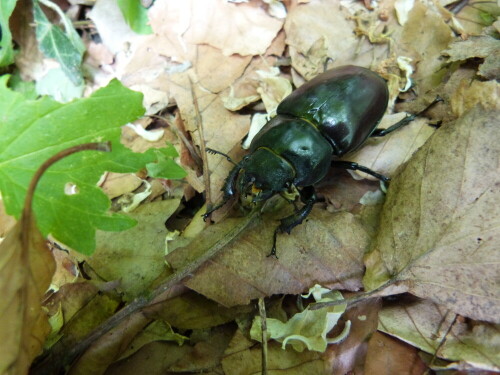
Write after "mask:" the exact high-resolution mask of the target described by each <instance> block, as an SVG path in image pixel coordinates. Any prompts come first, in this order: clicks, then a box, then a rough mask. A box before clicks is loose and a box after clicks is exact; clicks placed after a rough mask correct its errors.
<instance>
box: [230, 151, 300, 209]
mask: <svg viewBox="0 0 500 375" xmlns="http://www.w3.org/2000/svg"><path fill="white" fill-rule="evenodd" d="M294 178H295V170H294V169H293V167H292V165H291V164H290V163H289V162H288V161H286V160H285V159H284V158H282V157H281V156H279V155H277V154H275V153H274V152H273V151H271V150H270V149H268V148H265V147H262V148H259V149H257V150H255V151H254V152H253V153H252V154H250V155H248V156H247V157H246V158H245V159H243V160H242V162H241V172H240V174H239V176H238V182H237V186H238V190H239V191H240V194H242V195H244V196H245V195H246V196H248V195H250V196H252V201H253V202H259V201H263V200H266V199H269V198H270V197H271V196H273V195H274V194H276V193H279V192H281V191H284V190H286V189H288V188H289V187H290V185H291V184H292V181H293V180H294Z"/></svg>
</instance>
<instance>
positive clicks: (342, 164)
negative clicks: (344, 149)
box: [332, 160, 390, 182]
mask: <svg viewBox="0 0 500 375" xmlns="http://www.w3.org/2000/svg"><path fill="white" fill-rule="evenodd" d="M332 167H335V168H344V169H350V170H353V171H361V172H364V173H366V174H369V175H370V176H373V177H375V178H378V179H379V180H380V181H383V182H388V181H389V180H390V178H389V177H387V176H384V175H383V174H380V173H377V172H375V171H372V170H371V169H370V168H368V167H364V166H362V165H359V164H358V163H354V162H353V161H343V160H334V161H332Z"/></svg>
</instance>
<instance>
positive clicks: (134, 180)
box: [100, 172, 142, 199]
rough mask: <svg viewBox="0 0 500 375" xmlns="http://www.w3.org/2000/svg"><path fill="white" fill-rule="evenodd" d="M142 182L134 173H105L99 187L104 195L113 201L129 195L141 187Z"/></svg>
mask: <svg viewBox="0 0 500 375" xmlns="http://www.w3.org/2000/svg"><path fill="white" fill-rule="evenodd" d="M141 184H142V180H141V179H140V178H139V177H137V175H135V174H134V173H113V172H110V173H107V174H106V179H105V180H104V182H103V183H102V184H101V185H100V187H101V189H102V190H103V191H104V193H105V194H106V195H107V196H108V197H109V199H113V198H116V197H119V196H120V195H123V194H125V193H130V192H132V191H134V190H135V189H137V188H138V187H139V186H141Z"/></svg>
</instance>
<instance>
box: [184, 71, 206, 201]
mask: <svg viewBox="0 0 500 375" xmlns="http://www.w3.org/2000/svg"><path fill="white" fill-rule="evenodd" d="M188 79H189V86H190V87H191V95H192V97H193V107H194V112H195V119H196V127H197V128H198V132H199V134H200V149H201V159H202V160H203V182H204V183H205V202H206V203H207V205H210V204H212V198H211V195H212V194H211V192H210V172H209V170H208V158H207V152H206V148H205V135H204V133H203V120H202V118H201V114H200V106H199V105H198V98H197V97H196V93H195V91H194V85H193V81H192V80H191V77H189V76H188Z"/></svg>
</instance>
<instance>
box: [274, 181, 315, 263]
mask: <svg viewBox="0 0 500 375" xmlns="http://www.w3.org/2000/svg"><path fill="white" fill-rule="evenodd" d="M300 198H301V200H302V202H303V203H304V206H303V207H302V208H301V209H299V210H296V211H295V212H294V213H293V214H292V215H290V216H287V217H284V218H283V219H281V220H280V225H279V226H278V227H277V228H276V229H275V230H274V235H273V247H272V249H271V253H270V254H269V255H268V257H270V256H273V257H275V258H276V259H277V258H278V256H277V255H276V240H277V237H278V233H284V232H285V233H288V234H290V232H291V230H292V229H293V228H295V227H296V226H297V225H299V224H301V223H302V222H303V221H304V220H305V219H306V218H307V216H309V214H310V213H311V210H312V208H313V206H314V204H315V203H316V201H317V197H316V192H315V191H314V187H313V186H308V187H305V188H304V189H302V191H301V192H300Z"/></svg>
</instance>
